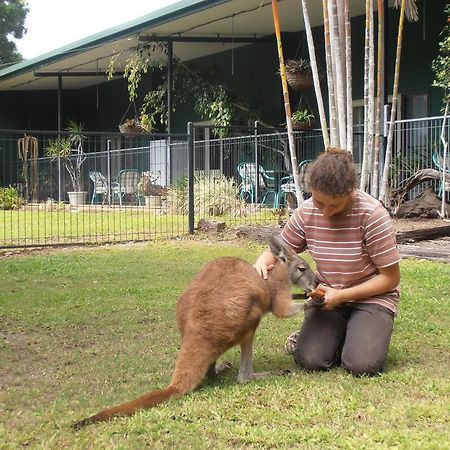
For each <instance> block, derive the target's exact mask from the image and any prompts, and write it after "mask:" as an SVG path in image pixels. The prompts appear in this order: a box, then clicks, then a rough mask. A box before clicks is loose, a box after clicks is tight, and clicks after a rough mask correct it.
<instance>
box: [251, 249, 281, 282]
mask: <svg viewBox="0 0 450 450" xmlns="http://www.w3.org/2000/svg"><path fill="white" fill-rule="evenodd" d="M276 262H277V258H276V257H275V256H273V254H272V252H271V251H270V250H269V249H267V250H264V251H263V252H262V253H261V254H260V255H259V256H258V258H257V259H256V262H255V264H254V265H253V266H254V268H255V269H256V271H257V272H258V273H259V275H261V276H262V277H263V278H264V279H265V280H267V273H268V272H269V270H272V269H273V266H274V265H275V263H276Z"/></svg>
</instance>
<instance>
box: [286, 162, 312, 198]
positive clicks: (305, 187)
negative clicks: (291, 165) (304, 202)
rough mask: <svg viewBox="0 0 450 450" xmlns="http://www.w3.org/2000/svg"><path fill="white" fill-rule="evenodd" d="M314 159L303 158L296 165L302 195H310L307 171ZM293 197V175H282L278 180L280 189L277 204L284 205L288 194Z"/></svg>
mask: <svg viewBox="0 0 450 450" xmlns="http://www.w3.org/2000/svg"><path fill="white" fill-rule="evenodd" d="M313 161H314V160H312V159H305V160H304V161H302V162H301V163H300V164H299V165H298V175H299V178H300V188H301V190H302V194H303V197H304V198H305V197H310V196H311V183H310V180H309V172H310V169H311V166H312V163H313ZM290 195H291V196H294V197H295V183H294V176H293V175H289V176H288V177H284V178H282V179H281V181H280V189H279V191H278V204H279V205H284V204H286V202H287V198H288V196H290Z"/></svg>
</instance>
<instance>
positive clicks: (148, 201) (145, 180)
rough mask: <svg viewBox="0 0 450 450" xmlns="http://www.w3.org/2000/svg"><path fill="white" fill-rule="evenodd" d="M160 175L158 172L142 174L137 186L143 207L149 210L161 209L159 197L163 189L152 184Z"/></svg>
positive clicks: (151, 171) (150, 171)
mask: <svg viewBox="0 0 450 450" xmlns="http://www.w3.org/2000/svg"><path fill="white" fill-rule="evenodd" d="M160 175H161V171H159V170H149V171H147V172H142V175H141V179H140V180H139V183H138V185H137V189H138V192H139V193H140V194H141V195H143V196H144V199H145V206H147V207H149V208H160V207H161V203H162V201H161V196H162V194H163V193H164V191H165V189H164V188H163V187H162V186H160V185H158V184H154V183H155V181H156V180H157V179H158V178H159V177H160Z"/></svg>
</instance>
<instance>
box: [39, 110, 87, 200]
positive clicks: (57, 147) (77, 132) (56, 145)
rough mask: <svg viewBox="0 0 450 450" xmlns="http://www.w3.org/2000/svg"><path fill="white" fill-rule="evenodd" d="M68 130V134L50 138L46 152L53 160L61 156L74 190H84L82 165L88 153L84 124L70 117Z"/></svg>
mask: <svg viewBox="0 0 450 450" xmlns="http://www.w3.org/2000/svg"><path fill="white" fill-rule="evenodd" d="M66 130H67V131H68V132H69V135H68V136H63V137H59V138H54V139H50V140H49V142H48V144H47V147H46V149H45V153H46V155H47V156H50V157H51V158H52V160H54V159H58V158H61V160H62V161H63V163H64V166H65V168H66V170H67V172H68V173H69V175H70V180H71V182H72V186H73V190H74V191H75V192H79V191H82V180H81V166H82V165H83V163H84V161H86V158H87V156H86V154H85V153H84V150H83V142H84V141H85V140H86V137H85V136H83V131H84V125H83V124H82V123H77V122H75V121H74V120H71V119H69V121H68V125H67V128H66Z"/></svg>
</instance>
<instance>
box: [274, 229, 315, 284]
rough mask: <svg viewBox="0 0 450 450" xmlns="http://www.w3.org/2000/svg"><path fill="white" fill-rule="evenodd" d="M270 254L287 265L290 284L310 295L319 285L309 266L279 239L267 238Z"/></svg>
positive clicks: (275, 237)
mask: <svg viewBox="0 0 450 450" xmlns="http://www.w3.org/2000/svg"><path fill="white" fill-rule="evenodd" d="M269 248H270V251H271V252H272V254H273V255H274V256H275V257H277V258H278V259H280V260H281V261H283V262H284V263H286V264H287V266H288V272H289V277H290V280H291V283H292V284H294V285H295V286H297V287H299V288H300V289H303V290H304V291H306V293H310V292H311V291H312V290H313V289H315V288H316V287H317V285H318V284H319V279H318V278H317V275H316V274H315V273H314V271H313V270H312V269H311V267H310V266H309V264H308V263H307V262H306V261H305V260H304V259H303V258H300V256H298V255H297V253H295V252H294V250H292V249H291V248H290V247H289V246H288V245H287V244H286V243H285V242H284V241H283V240H282V239H281V238H280V237H278V236H271V237H270V238H269Z"/></svg>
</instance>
